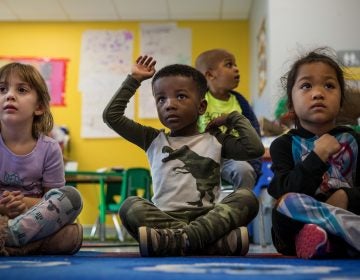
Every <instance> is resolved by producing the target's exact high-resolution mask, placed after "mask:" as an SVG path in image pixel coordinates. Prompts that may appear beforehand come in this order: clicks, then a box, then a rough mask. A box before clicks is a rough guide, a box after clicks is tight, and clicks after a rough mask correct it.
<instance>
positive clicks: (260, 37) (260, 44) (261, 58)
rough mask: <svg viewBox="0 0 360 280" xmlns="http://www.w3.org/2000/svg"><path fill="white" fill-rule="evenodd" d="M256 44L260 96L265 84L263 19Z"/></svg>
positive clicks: (265, 62)
mask: <svg viewBox="0 0 360 280" xmlns="http://www.w3.org/2000/svg"><path fill="white" fill-rule="evenodd" d="M257 44H258V54H257V57H258V79H259V80H258V94H259V96H261V95H262V94H263V91H264V88H265V85H266V69H267V66H266V64H267V61H266V29H265V19H264V20H263V21H262V23H261V26H260V30H259V33H258V36H257Z"/></svg>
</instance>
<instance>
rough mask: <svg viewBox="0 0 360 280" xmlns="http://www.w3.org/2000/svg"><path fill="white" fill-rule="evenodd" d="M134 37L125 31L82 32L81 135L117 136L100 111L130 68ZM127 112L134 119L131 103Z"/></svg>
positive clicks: (80, 77)
mask: <svg viewBox="0 0 360 280" xmlns="http://www.w3.org/2000/svg"><path fill="white" fill-rule="evenodd" d="M133 38H134V36H133V34H132V33H131V32H129V31H127V30H115V31H113V30H88V31H85V32H84V33H83V36H82V42H81V54H80V70H79V71H80V73H79V90H80V92H81V93H82V121H81V136H82V137H83V138H112V137H118V136H117V134H116V133H114V132H113V131H112V130H111V129H109V128H108V127H107V126H106V125H105V124H104V122H103V119H102V111H103V110H104V108H105V106H106V103H107V102H108V100H109V99H110V98H111V97H112V95H113V94H114V92H115V91H116V89H117V88H118V87H120V85H121V81H122V80H124V79H125V77H126V75H127V72H128V69H129V68H130V67H131V63H132V54H133V40H134V39H133ZM126 115H127V116H128V117H129V118H133V116H134V104H130V105H129V106H128V110H127V111H126Z"/></svg>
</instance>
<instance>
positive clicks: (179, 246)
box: [139, 226, 187, 257]
mask: <svg viewBox="0 0 360 280" xmlns="http://www.w3.org/2000/svg"><path fill="white" fill-rule="evenodd" d="M186 242H187V235H186V234H185V232H184V231H183V230H182V229H154V228H149V227H145V226H143V227H140V228H139V248H140V255H141V256H142V257H157V256H159V257H165V256H182V255H184V254H185V252H184V251H185V250H184V248H185V244H186Z"/></svg>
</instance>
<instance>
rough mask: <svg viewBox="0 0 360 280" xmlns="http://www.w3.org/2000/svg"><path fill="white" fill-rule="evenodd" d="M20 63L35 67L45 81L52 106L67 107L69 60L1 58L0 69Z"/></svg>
mask: <svg viewBox="0 0 360 280" xmlns="http://www.w3.org/2000/svg"><path fill="white" fill-rule="evenodd" d="M11 62H20V63H24V64H31V65H32V66H34V67H35V68H36V69H37V70H38V71H39V72H40V73H41V75H42V76H43V78H44V79H45V82H46V85H47V87H48V89H49V92H50V96H51V102H50V105H51V106H64V105H65V101H64V99H65V81H66V64H67V62H68V60H67V59H49V58H37V57H0V67H1V66H3V65H5V64H8V63H11Z"/></svg>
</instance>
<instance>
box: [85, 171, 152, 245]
mask: <svg viewBox="0 0 360 280" xmlns="http://www.w3.org/2000/svg"><path fill="white" fill-rule="evenodd" d="M122 173H123V174H122V181H121V183H109V184H107V187H106V193H105V207H106V214H109V215H111V216H112V221H113V223H114V226H115V229H116V233H117V235H118V238H119V240H120V241H124V235H123V233H122V229H121V226H120V224H119V222H118V218H117V217H118V212H119V209H120V207H121V205H122V204H123V202H124V200H125V199H126V198H127V197H129V196H141V197H144V198H146V199H148V200H150V199H151V174H150V170H149V169H147V168H142V167H131V168H128V169H126V170H124V171H122ZM98 225H99V217H98V218H97V220H96V223H95V224H94V225H93V227H92V229H91V233H90V236H91V237H94V236H95V234H96V230H97V228H98Z"/></svg>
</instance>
